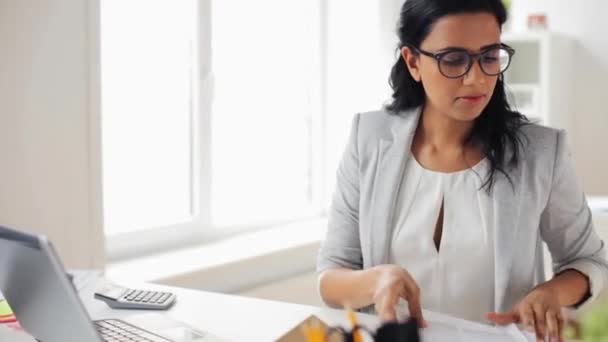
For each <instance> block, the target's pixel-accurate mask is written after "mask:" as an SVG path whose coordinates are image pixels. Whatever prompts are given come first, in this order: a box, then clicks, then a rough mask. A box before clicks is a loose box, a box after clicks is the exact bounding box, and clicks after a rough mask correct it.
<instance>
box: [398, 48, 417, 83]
mask: <svg viewBox="0 0 608 342" xmlns="http://www.w3.org/2000/svg"><path fill="white" fill-rule="evenodd" d="M401 58H403V61H404V62H405V65H406V66H407V69H408V70H409V71H410V75H412V77H413V78H414V80H415V81H416V82H420V80H421V76H420V69H419V66H418V61H419V59H418V55H417V54H415V53H414V51H412V49H410V48H409V47H407V46H404V47H402V48H401Z"/></svg>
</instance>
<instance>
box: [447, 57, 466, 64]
mask: <svg viewBox="0 0 608 342" xmlns="http://www.w3.org/2000/svg"><path fill="white" fill-rule="evenodd" d="M443 63H445V64H447V65H454V66H455V65H463V64H466V63H467V59H466V58H465V57H463V56H445V57H444V58H443Z"/></svg>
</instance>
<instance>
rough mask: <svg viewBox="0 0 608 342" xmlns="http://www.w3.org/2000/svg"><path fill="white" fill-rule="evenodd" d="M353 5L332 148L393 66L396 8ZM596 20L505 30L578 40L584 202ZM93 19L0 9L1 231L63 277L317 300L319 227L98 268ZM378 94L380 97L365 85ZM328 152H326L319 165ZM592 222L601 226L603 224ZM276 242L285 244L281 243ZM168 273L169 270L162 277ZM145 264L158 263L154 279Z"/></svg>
mask: <svg viewBox="0 0 608 342" xmlns="http://www.w3.org/2000/svg"><path fill="white" fill-rule="evenodd" d="M330 2H332V5H330V6H334V8H338V9H339V8H340V6H347V4H346V2H345V1H339V0H330ZM365 2H367V4H365ZM205 3H207V1H203V0H201V1H200V2H199V4H203V5H204V4H205ZM350 3H351V4H353V5H352V6H355V7H357V6H359V7H360V8H361V9H366V8H367V9H373V10H372V11H367V12H366V11H365V10H361V11H359V12H358V13H361V15H366V16H367V17H361V18H353V17H351V18H348V17H340V18H341V20H343V21H342V23H343V24H344V25H347V24H349V23H350V24H351V25H355V24H357V25H360V26H359V30H361V31H356V30H355V31H354V32H358V33H360V35H359V36H357V39H353V41H352V42H351V41H346V39H348V37H349V35H346V34H344V35H343V36H341V35H340V34H342V33H341V31H340V30H336V31H335V32H334V33H335V34H336V37H337V38H335V39H337V40H338V41H343V42H344V45H345V46H346V45H347V43H348V44H351V43H356V44H357V47H356V48H353V50H345V51H343V52H342V54H340V52H336V55H335V56H334V59H335V61H334V63H335V64H334V65H336V66H335V68H336V69H331V66H332V64H331V62H328V64H326V66H327V67H328V68H330V69H329V73H331V72H332V70H337V71H335V74H334V77H336V78H340V76H341V75H342V72H344V71H343V70H340V69H339V64H340V63H338V62H337V61H339V60H340V59H341V58H352V59H353V60H354V61H355V62H354V63H356V62H360V63H361V65H360V66H359V68H360V69H359V71H360V73H364V75H360V76H359V77H362V78H363V79H364V80H365V82H360V84H359V85H357V86H356V87H358V88H355V89H354V90H353V92H355V95H352V93H351V94H349V96H346V97H349V98H350V99H351V101H350V102H346V100H348V98H347V99H341V101H335V102H331V101H332V100H331V99H333V98H338V99H339V98H340V96H344V95H340V93H339V91H336V89H339V84H338V83H336V84H333V85H331V84H330V85H328V86H327V89H326V90H327V92H326V94H325V95H322V96H329V97H331V98H330V99H329V100H328V102H327V103H328V106H327V108H326V110H327V112H328V113H327V118H329V119H328V120H333V124H334V125H333V127H341V126H343V127H344V129H343V130H336V132H335V134H334V135H333V139H334V140H335V141H340V140H343V138H344V137H345V134H346V132H345V130H346V129H347V127H348V119H349V117H350V115H352V114H353V113H354V112H355V111H362V110H370V109H374V108H377V107H379V106H380V104H381V101H382V99H383V96H385V94H386V88H385V87H386V84H385V82H386V78H387V75H388V67H390V64H391V62H392V59H393V56H394V55H393V50H394V49H393V46H394V45H393V44H394V42H395V38H394V36H393V33H392V30H393V27H394V22H395V20H396V18H397V13H398V9H399V6H400V1H397V0H379V1H374V2H369V1H361V0H359V1H352V0H351V1H350ZM370 3H371V5H370ZM203 7H204V6H203ZM606 12H608V3H607V2H605V1H602V0H582V1H579V2H576V3H572V2H571V1H566V0H534V1H530V0H526V1H523V0H514V1H513V4H512V23H511V25H512V28H513V30H520V31H523V30H525V28H526V25H527V17H528V15H529V14H531V13H544V14H546V15H547V18H548V27H549V28H548V29H549V30H551V31H552V32H557V33H562V34H564V35H566V36H568V37H571V38H572V40H573V41H574V42H575V44H574V45H575V51H576V52H575V62H574V72H573V73H574V74H573V79H574V84H573V86H574V87H573V89H574V91H573V93H572V95H571V99H570V100H571V101H572V103H573V108H574V110H573V112H572V118H573V121H572V122H573V125H572V127H571V129H570V138H571V142H572V145H573V152H574V156H575V160H576V165H577V169H578V172H579V174H580V176H581V178H582V181H583V184H584V187H585V191H586V192H587V194H588V195H594V196H608V179H607V178H606V175H608V156H607V155H606V152H605V149H606V147H608V134H607V133H608V109H607V108H608V107H607V106H606V105H605V104H604V99H605V95H604V89H605V86H604V85H605V84H604V82H605V79H606V77H607V76H608V43H606V41H605V32H606V31H607V30H608V23H606V20H605V18H604V17H603V13H606ZM339 13H346V12H339ZM99 21H100V20H99V0H97V1H95V0H88V1H80V0H53V1H34V0H0V42H2V44H0V56H2V62H1V63H0V223H2V224H5V225H8V226H14V227H20V228H23V229H28V230H32V231H37V232H42V233H45V234H47V235H49V236H50V237H51V239H52V240H53V241H54V243H55V244H56V246H57V249H58V250H59V253H60V255H61V256H62V258H63V260H64V262H65V263H66V264H67V265H68V266H69V267H72V268H106V269H107V270H108V272H114V274H116V275H117V276H127V275H130V276H133V277H141V278H143V279H144V280H152V281H161V282H167V283H171V284H176V285H182V286H188V287H195V288H202V289H212V290H218V291H225V292H236V293H244V294H250V295H256V296H261V297H271V298H275V299H281V300H287V301H295V302H304V303H315V300H316V299H315V293H314V291H315V288H314V283H315V276H314V273H312V270H313V268H314V255H315V251H316V248H317V246H318V240H319V238H320V236H322V233H323V225H324V222H323V218H322V216H320V217H319V218H312V219H311V220H308V221H305V222H300V223H298V222H295V223H294V222H292V223H290V224H286V225H285V226H281V227H274V228H272V229H271V230H267V231H260V232H257V234H258V235H256V236H255V237H252V238H249V237H247V238H245V237H243V236H239V235H238V234H236V235H234V236H231V237H230V238H229V239H224V240H221V241H220V242H217V243H215V242H214V243H208V244H205V245H201V246H200V247H198V246H190V248H189V249H187V251H181V250H179V249H175V250H173V251H165V252H164V254H159V255H148V256H145V257H143V256H142V257H141V258H131V259H129V260H120V261H116V262H114V263H108V260H109V259H108V257H107V254H106V251H107V249H108V248H109V247H108V246H107V244H106V239H105V233H104V213H103V197H102V189H103V185H102V182H101V180H102V178H103V175H102V158H101V155H102V152H101V147H102V141H101V137H102V132H101V130H100V128H101V123H100V122H101V115H102V111H101V107H100V103H101V98H100V96H99V94H100V91H101V79H100V55H99V48H98V45H99V39H98V36H99V33H100V25H99ZM361 23H365V24H361ZM362 32H366V34H361V33H362ZM351 38H352V37H351ZM350 46H352V45H350ZM366 47H371V49H370V50H371V51H375V52H376V53H374V54H368V55H365V56H361V55H359V56H357V53H356V52H357V51H368V50H366ZM330 48H331V47H330ZM357 58H359V59H357ZM370 59H371V61H372V62H373V63H372V62H370ZM365 63H369V64H365ZM349 82H352V81H350V80H349ZM380 83H381V84H382V86H383V87H384V88H382V87H380V88H378V87H374V86H373V84H380ZM332 87H333V88H332ZM332 91H333V93H332ZM327 94H329V95H327ZM332 94H333V95H332ZM332 96H333V97H332ZM332 103H333V104H332ZM345 103H347V104H345ZM340 104H343V105H342V106H341V107H340ZM332 106H333V107H332ZM338 150H339V148H338V147H332V149H331V150H328V151H327V155H328V156H329V157H328V158H331V157H332V156H334V155H336V154H337V153H338ZM327 164H328V165H327V169H331V163H327ZM328 187H329V186H328ZM235 215H238V213H235ZM597 218H598V220H601V217H600V215H597ZM603 225H604V226H605V225H606V223H603ZM294 231H297V232H298V233H295V234H294V233H293V232H294ZM302 232H307V233H308V234H305V233H302ZM264 234H266V235H264ZM285 236H291V240H290V239H287V240H283V239H284V237H285ZM604 236H605V238H606V237H608V235H604ZM256 239H257V240H256ZM268 240H278V241H286V242H285V243H278V242H277V241H275V243H274V244H273V243H272V242H268ZM252 242H254V243H255V244H254V246H256V247H257V246H260V248H253V249H255V251H252V252H251V253H249V254H248V253H246V251H243V250H244V249H247V248H250V246H251V243H252ZM231 243H232V244H231ZM247 246H249V247H247ZM284 260H290V263H292V265H288V264H285V262H284ZM176 264H179V265H180V266H179V267H177V270H178V273H175V272H174V273H172V272H171V271H172V270H173V271H175V269H176V267H175V265H176ZM151 265H161V266H160V267H158V270H157V272H156V273H155V272H153V271H151V270H150V268H151V267H152V266H151ZM133 270H141V273H137V272H133ZM260 270H265V271H266V272H261V271H260ZM287 289H289V290H287Z"/></svg>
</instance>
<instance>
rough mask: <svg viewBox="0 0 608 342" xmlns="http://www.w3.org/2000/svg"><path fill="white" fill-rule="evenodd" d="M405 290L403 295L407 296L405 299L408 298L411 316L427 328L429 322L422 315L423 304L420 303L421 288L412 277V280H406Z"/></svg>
mask: <svg viewBox="0 0 608 342" xmlns="http://www.w3.org/2000/svg"><path fill="white" fill-rule="evenodd" d="M404 290H405V291H404V293H403V294H402V296H403V298H405V300H407V306H408V309H409V310H410V316H412V317H413V318H414V319H415V320H416V321H417V322H418V324H419V325H420V326H421V327H423V328H426V327H427V326H428V324H427V322H426V321H425V320H424V317H423V315H422V306H421V305H420V289H419V288H418V286H417V285H416V284H415V283H414V282H413V279H412V282H406V285H405V289H404Z"/></svg>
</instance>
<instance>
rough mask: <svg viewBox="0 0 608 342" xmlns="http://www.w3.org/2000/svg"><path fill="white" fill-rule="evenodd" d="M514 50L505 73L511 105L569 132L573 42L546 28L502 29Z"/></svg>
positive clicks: (572, 83) (538, 119)
mask: <svg viewBox="0 0 608 342" xmlns="http://www.w3.org/2000/svg"><path fill="white" fill-rule="evenodd" d="M502 41H503V42H504V43H505V44H508V45H509V46H511V47H513V48H514V49H515V56H514V57H513V61H512V63H511V66H510V67H509V69H508V70H507V71H506V73H505V83H506V85H507V97H508V100H509V103H510V104H511V106H512V107H513V108H514V109H516V110H518V111H519V112H521V113H522V114H524V115H526V116H528V117H529V118H530V119H531V120H534V121H535V122H538V123H540V124H543V125H546V126H551V127H555V128H562V129H566V130H568V131H572V129H571V127H572V115H573V114H572V113H573V109H574V108H573V91H574V77H573V72H574V68H573V64H574V48H575V46H574V41H573V40H571V39H570V38H568V37H566V36H563V35H560V34H557V33H554V32H550V31H530V32H505V33H503V35H502Z"/></svg>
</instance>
